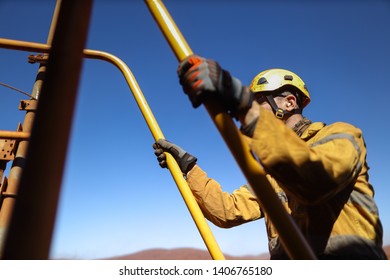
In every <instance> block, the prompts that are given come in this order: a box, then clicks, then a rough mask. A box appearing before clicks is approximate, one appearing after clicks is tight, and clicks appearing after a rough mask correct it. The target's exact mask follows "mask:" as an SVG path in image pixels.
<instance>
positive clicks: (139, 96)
mask: <svg viewBox="0 0 390 280" xmlns="http://www.w3.org/2000/svg"><path fill="white" fill-rule="evenodd" d="M0 48H5V49H13V50H20V51H32V52H44V53H49V52H51V47H50V45H48V44H40V43H35V42H26V41H19V40H10V39H4V38H0ZM83 52H84V57H86V58H90V59H99V60H103V61H106V62H109V63H111V64H113V65H114V66H116V67H117V68H118V69H119V70H120V71H121V73H122V74H123V76H124V78H125V79H126V82H127V84H128V85H129V88H130V90H131V92H132V93H133V96H134V98H135V100H136V102H137V105H138V107H139V108H140V110H141V113H142V115H143V117H144V119H145V121H146V123H147V125H148V127H149V130H150V132H151V133H152V135H153V138H154V140H155V141H157V140H158V139H160V138H164V135H163V133H162V131H161V129H160V127H159V126H158V123H157V121H156V119H155V118H154V116H153V113H152V111H151V110H150V108H149V106H148V104H147V102H146V100H145V98H144V95H143V93H142V91H141V89H140V87H139V85H138V83H137V81H136V79H135V77H134V76H133V74H132V72H131V71H130V69H129V67H128V66H127V65H126V64H125V63H124V62H123V61H122V60H121V59H119V58H118V57H116V56H114V55H112V54H110V53H107V52H103V51H97V50H89V49H85V50H84V51H83ZM167 162H168V166H169V170H170V172H171V175H172V177H173V179H174V181H175V183H176V185H177V187H178V189H179V191H180V193H181V195H182V197H183V200H184V202H185V203H186V206H187V208H188V210H189V212H190V214H191V216H192V218H193V220H194V222H195V225H196V226H197V228H198V231H199V233H200V234H201V237H202V239H203V241H204V243H205V245H206V247H207V249H208V251H209V253H210V255H211V257H212V258H213V259H215V260H223V259H225V257H224V255H223V253H222V251H221V249H220V248H219V246H218V243H217V242H216V240H215V238H214V236H213V234H212V232H211V229H210V227H209V225H208V223H207V221H206V219H205V218H204V216H203V213H202V211H201V209H200V208H199V205H198V204H197V202H196V200H195V198H194V196H193V194H192V192H191V190H190V188H189V186H188V184H187V182H186V181H185V179H184V178H183V175H182V172H181V170H180V168H179V166H178V165H177V162H176V161H175V160H174V159H173V157H172V156H171V155H168V156H167Z"/></svg>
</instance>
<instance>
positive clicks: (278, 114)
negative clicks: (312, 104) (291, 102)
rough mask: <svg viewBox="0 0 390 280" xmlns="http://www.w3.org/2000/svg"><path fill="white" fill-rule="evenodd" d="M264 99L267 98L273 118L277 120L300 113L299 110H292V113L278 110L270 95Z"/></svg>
mask: <svg viewBox="0 0 390 280" xmlns="http://www.w3.org/2000/svg"><path fill="white" fill-rule="evenodd" d="M265 97H266V98H267V101H268V103H269V105H271V108H272V111H273V112H274V114H275V116H276V117H277V118H278V119H281V120H282V119H283V118H284V117H288V116H291V115H294V114H300V113H302V111H301V109H294V110H292V111H287V110H283V109H281V108H279V107H278V105H276V102H275V100H274V97H273V96H272V94H268V95H266V96H265Z"/></svg>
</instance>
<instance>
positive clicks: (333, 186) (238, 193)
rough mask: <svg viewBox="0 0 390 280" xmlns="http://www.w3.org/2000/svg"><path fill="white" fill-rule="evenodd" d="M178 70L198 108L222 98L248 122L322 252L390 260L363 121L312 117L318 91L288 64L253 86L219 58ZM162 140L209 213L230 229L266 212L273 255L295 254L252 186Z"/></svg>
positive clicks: (250, 137)
mask: <svg viewBox="0 0 390 280" xmlns="http://www.w3.org/2000/svg"><path fill="white" fill-rule="evenodd" d="M178 75H179V79H180V83H181V85H182V87H183V91H184V92H185V93H186V94H187V95H188V97H189V99H190V101H191V103H192V105H193V107H195V108H197V107H199V106H200V105H201V104H202V103H204V102H207V100H208V99H209V98H213V99H214V100H217V102H220V103H221V104H223V106H224V108H225V109H226V111H227V112H228V113H229V114H231V116H232V117H233V118H235V119H236V120H239V122H240V124H241V126H240V131H241V133H242V134H243V137H244V138H245V140H246V141H247V143H248V145H249V147H250V149H251V152H252V153H253V154H254V156H255V158H256V159H257V160H258V161H259V163H260V165H261V167H262V168H264V170H265V171H266V173H267V179H268V181H269V182H270V184H271V186H272V187H273V189H274V190H275V192H276V194H277V196H278V198H279V199H280V201H281V203H282V204H283V205H284V207H285V209H286V211H287V213H289V214H290V215H291V217H292V218H293V220H294V221H295V223H296V224H297V226H298V228H299V229H300V230H301V232H302V234H303V236H304V237H305V238H306V240H307V242H308V244H309V245H310V247H311V248H312V250H313V252H314V253H315V255H316V257H317V258H318V259H386V258H387V257H386V255H385V253H384V250H383V248H382V238H383V229H382V225H381V222H380V218H379V213H378V209H377V205H376V203H375V201H374V190H373V187H372V185H371V184H370V183H369V180H368V178H369V176H368V169H369V167H368V165H367V162H366V145H365V142H364V139H363V136H362V132H361V130H360V129H358V128H356V127H355V126H353V125H351V124H348V123H344V122H337V123H333V124H330V125H326V124H324V123H322V122H311V121H310V120H309V119H307V118H306V117H304V116H303V115H302V110H303V109H304V108H305V107H306V106H307V105H308V104H309V103H310V101H311V99H310V95H309V91H308V89H307V87H306V85H305V83H304V82H303V80H302V79H301V78H300V77H299V76H298V75H296V74H295V73H293V72H291V71H288V70H284V69H270V70H266V71H263V72H261V73H259V74H258V75H257V76H255V77H254V79H253V81H252V83H251V85H250V86H249V88H248V87H246V86H243V85H242V84H241V82H240V80H238V79H237V78H234V77H232V76H231V75H230V73H229V72H228V71H226V70H224V69H222V68H221V67H220V65H219V64H218V63H217V62H216V61H214V60H210V59H205V58H203V57H200V56H196V55H192V56H190V57H188V58H187V59H185V60H184V61H183V62H182V63H181V64H180V66H179V68H178ZM153 148H154V150H155V155H156V156H157V159H158V161H159V163H160V166H161V167H167V163H166V155H165V153H164V152H168V153H170V154H172V156H173V157H174V158H175V160H176V161H177V163H178V165H179V167H180V169H181V171H182V172H183V175H184V176H185V178H186V180H187V182H188V185H189V187H190V188H191V191H192V193H193V194H194V197H195V199H196V201H197V202H198V204H199V206H200V208H201V210H202V212H203V214H204V215H205V217H206V218H207V219H208V220H210V221H211V222H212V223H214V224H215V225H216V226H219V227H223V228H230V227H234V226H238V225H240V224H243V223H246V222H250V221H254V220H257V219H260V218H264V219H265V224H266V229H267V235H268V241H269V244H268V246H269V253H270V257H271V259H288V255H287V253H286V251H285V250H284V248H283V246H282V244H281V240H280V238H279V235H278V233H277V231H276V229H275V227H274V226H273V224H272V221H270V220H269V217H268V216H267V213H266V212H264V211H263V208H262V206H261V203H260V201H259V200H258V199H257V197H256V195H255V194H254V192H253V191H252V189H251V186H249V185H244V186H241V187H240V188H238V189H236V190H235V191H233V192H232V193H228V192H224V191H223V189H222V187H221V186H220V184H219V183H218V182H217V181H215V180H213V179H212V178H209V177H208V176H207V174H206V172H205V171H203V170H202V169H201V168H200V167H199V165H198V164H197V158H196V157H195V156H193V155H191V154H189V153H188V152H186V151H185V150H183V149H182V148H181V147H179V146H178V145H175V144H173V143H171V142H169V141H167V140H165V139H159V140H158V141H157V143H154V144H153ZM221 168H223V166H221ZM259 168H260V166H259ZM256 187H261V186H256Z"/></svg>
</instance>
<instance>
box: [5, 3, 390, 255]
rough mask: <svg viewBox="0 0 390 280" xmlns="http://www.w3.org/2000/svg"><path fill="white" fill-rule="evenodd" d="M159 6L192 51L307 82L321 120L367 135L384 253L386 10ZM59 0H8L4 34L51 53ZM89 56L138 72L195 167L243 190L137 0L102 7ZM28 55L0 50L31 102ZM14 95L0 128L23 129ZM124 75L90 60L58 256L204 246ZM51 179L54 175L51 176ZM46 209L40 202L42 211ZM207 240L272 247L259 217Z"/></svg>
mask: <svg viewBox="0 0 390 280" xmlns="http://www.w3.org/2000/svg"><path fill="white" fill-rule="evenodd" d="M164 4H165V5H166V7H167V9H168V10H169V12H170V13H171V15H172V17H173V18H174V20H175V21H176V23H177V25H178V26H179V28H180V30H181V31H182V33H183V35H184V37H185V38H186V39H187V41H188V43H189V45H190V46H191V48H192V50H193V51H194V52H195V53H197V54H199V55H202V56H205V57H209V58H213V59H215V60H217V61H218V62H219V63H220V64H221V65H222V66H223V67H224V68H226V69H228V70H229V71H230V72H231V73H232V74H233V75H234V76H236V77H238V78H239V79H241V80H242V81H243V83H244V84H249V83H250V81H251V79H252V78H253V77H254V76H255V75H256V74H257V73H259V72H260V71H262V70H264V69H268V68H274V67H280V68H286V69H290V70H292V71H294V72H296V73H297V74H299V75H300V76H301V77H302V78H303V79H304V80H305V82H306V84H307V85H308V88H309V90H310V93H311V96H312V103H311V104H310V106H309V107H308V108H307V110H305V112H304V115H305V116H306V117H308V118H310V119H311V120H313V121H323V122H325V123H328V124H329V123H332V122H337V121H345V122H349V123H352V124H354V125H355V126H357V127H359V128H361V129H362V130H363V133H364V137H365V139H366V144H367V149H368V157H367V159H368V163H369V166H370V167H371V169H370V180H371V183H372V184H373V185H374V188H375V190H376V201H377V203H378V206H379V210H380V214H381V219H382V223H383V227H384V230H385V234H384V240H385V244H390V206H389V203H388V198H389V197H390V190H389V187H388V186H389V179H388V176H387V175H388V172H389V161H390V152H389V146H388V139H389V138H390V133H389V129H388V127H389V125H388V121H387V118H388V113H387V111H388V108H387V105H386V104H387V103H386V100H387V98H388V95H389V94H390V92H389V89H388V82H389V78H388V77H389V76H390V67H389V65H390V56H389V50H390V34H389V32H388V27H389V26H390V2H389V1H385V0H381V1H380V0H371V1H368V0H367V1H363V0H361V1H347V0H344V1H303V0H301V1H279V0H276V1H254V0H252V1H249V0H240V1H238V0H234V1H233V0H225V1H222V0H221V1H217V0H214V1H199V0H198V1H179V0H165V1H164ZM54 5H55V1H54V0H53V1H49V0H39V1H34V2H32V1H23V0H20V1H15V0H12V1H11V0H0V37H1V38H8V39H17V40H24V41H32V42H39V43H45V42H46V39H47V34H48V31H49V26H50V22H51V17H52V13H53V9H54ZM86 47H87V48H89V49H94V50H102V51H106V52H109V53H112V54H114V55H116V56H118V57H119V58H121V59H122V60H123V61H124V62H126V63H127V65H128V66H129V67H130V69H131V70H132V72H133V74H134V76H135V78H136V79H137V82H138V84H139V85H140V87H141V89H142V92H143V94H144V96H145V98H146V100H147V102H148V104H149V106H150V108H151V110H152V112H153V114H154V116H155V118H156V119H157V121H158V124H159V126H160V128H161V129H162V131H163V133H164V135H165V137H166V138H167V139H169V140H171V141H173V142H175V143H177V144H179V145H180V146H182V147H183V148H185V149H186V150H188V151H189V152H190V153H192V154H194V155H195V156H197V157H198V159H199V160H198V163H199V165H200V166H201V167H202V168H203V169H204V170H206V171H207V172H208V174H209V176H210V177H213V178H215V179H216V180H218V181H219V182H220V183H221V184H222V186H223V188H224V190H226V191H229V192H231V191H233V190H234V189H235V188H237V187H239V186H240V185H242V184H245V178H244V177H243V175H242V174H241V172H240V170H239V168H238V166H237V165H236V163H235V161H234V159H233V157H232V155H231V154H230V152H229V151H228V149H227V147H226V145H225V143H224V142H223V140H222V138H221V136H220V135H219V133H218V132H217V130H216V128H215V127H214V124H213V123H212V121H211V120H210V118H209V116H208V114H207V112H206V110H205V109H204V108H203V107H200V108H199V109H197V110H195V109H193V108H192V106H191V105H190V103H189V101H188V99H187V97H186V96H185V95H184V94H183V93H182V90H181V87H180V85H179V83H178V78H177V75H176V69H177V66H178V62H177V60H176V57H175V56H174V55H173V53H172V51H171V49H170V48H169V46H168V44H167V42H166V41H165V39H164V37H163V36H162V34H161V33H160V31H159V29H158V27H157V25H156V23H155V22H154V20H153V18H152V16H151V15H150V13H149V11H148V9H147V7H146V4H145V3H144V1H142V0H138V1H135V0H134V1H124V0H123V1H119V0H110V1H108V0H106V1H104V0H98V1H95V2H94V7H93V14H92V18H91V22H90V28H89V36H88V42H87V46H86ZM29 54H30V53H29V52H21V51H13V50H5V49H0V65H1V66H0V82H3V83H7V84H9V85H12V86H14V87H17V88H19V89H21V90H24V91H26V92H31V90H32V86H33V83H34V80H35V75H36V72H37V67H38V66H37V65H31V64H28V63H27V56H28V55H29ZM25 98H26V97H25V96H23V95H21V94H20V93H17V92H14V91H11V90H9V89H7V88H5V87H0V104H1V108H2V109H1V110H0V118H1V126H0V129H2V130H15V129H16V127H17V124H18V122H23V118H24V112H20V111H19V110H18V104H19V101H20V100H21V99H25ZM152 143H153V137H152V135H151V133H150V131H149V129H148V127H147V125H146V123H145V121H144V119H143V117H142V115H141V113H140V111H139V109H138V107H137V105H136V103H135V101H134V99H133V96H132V94H131V91H130V90H129V88H128V86H127V84H126V82H125V80H124V78H123V76H122V74H121V73H120V71H119V70H118V69H116V68H115V67H114V66H112V65H111V64H108V63H107V62H103V61H98V60H90V59H85V61H84V64H83V71H82V76H81V82H80V86H79V94H78V100H77V107H76V111H75V116H74V120H73V128H72V136H71V141H70V144H69V149H68V157H67V164H66V169H65V173H64V180H63V185H62V192H61V200H60V205H59V210H58V219H57V224H56V228H55V235H54V239H53V245H52V252H51V257H52V258H82V259H89V258H104V257H110V256H115V255H121V254H128V253H133V252H136V251H140V250H144V249H150V248H167V249H169V248H176V247H193V248H200V249H205V248H206V247H205V245H204V243H203V240H202V239H201V237H200V235H199V233H198V231H197V229H196V226H195V224H194V222H193V220H192V218H191V216H190V214H189V212H188V211H187V208H186V206H185V203H184V201H183V199H182V198H181V196H180V193H179V191H178V190H177V187H176V185H175V183H174V181H173V179H172V178H171V176H170V173H169V171H168V170H164V169H161V168H160V167H159V166H158V164H157V161H156V159H155V156H154V154H153V149H152V147H151V146H152ZM48 172H49V171H48ZM43 203H44V202H43ZM210 227H211V230H212V232H213V233H214V235H215V238H216V240H217V241H218V244H219V246H220V247H221V249H222V251H223V252H224V253H225V254H232V255H246V254H259V253H262V252H266V251H267V237H266V232H265V228H264V222H263V221H262V220H260V221H255V222H252V223H248V224H246V225H242V226H240V227H236V228H233V229H220V228H217V227H215V226H213V225H211V224H210Z"/></svg>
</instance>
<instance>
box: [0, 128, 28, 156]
mask: <svg viewBox="0 0 390 280" xmlns="http://www.w3.org/2000/svg"><path fill="white" fill-rule="evenodd" d="M16 131H17V132H22V131H23V126H22V124H21V123H19V124H18V128H17V129H16ZM18 143H19V142H18V141H17V140H16V139H0V160H4V161H10V160H14V158H15V153H16V149H17V147H18Z"/></svg>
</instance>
